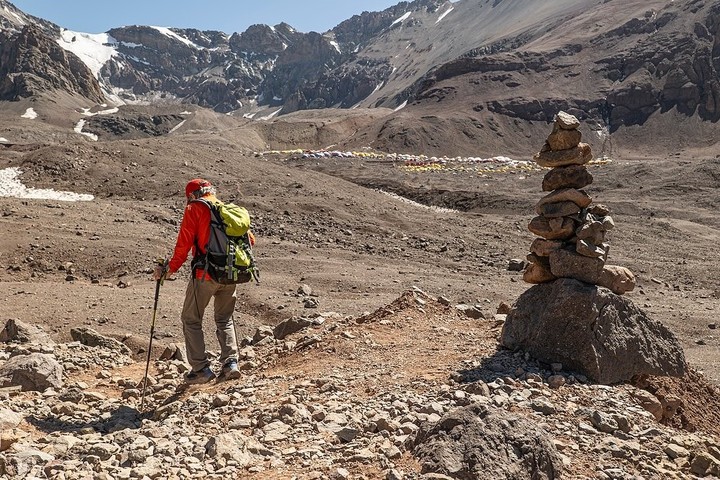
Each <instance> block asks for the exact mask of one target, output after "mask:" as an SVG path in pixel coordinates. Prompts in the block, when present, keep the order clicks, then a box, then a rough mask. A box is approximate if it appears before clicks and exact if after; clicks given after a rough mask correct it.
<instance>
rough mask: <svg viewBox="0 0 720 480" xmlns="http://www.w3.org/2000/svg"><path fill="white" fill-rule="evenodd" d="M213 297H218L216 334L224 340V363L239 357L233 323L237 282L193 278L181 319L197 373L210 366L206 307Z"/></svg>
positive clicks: (221, 360) (190, 358) (222, 353)
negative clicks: (206, 332)
mask: <svg viewBox="0 0 720 480" xmlns="http://www.w3.org/2000/svg"><path fill="white" fill-rule="evenodd" d="M213 297H214V298H215V301H214V303H213V309H214V314H215V326H216V331H215V334H216V335H217V339H218V342H219V343H220V362H221V363H225V361H227V360H228V359H230V358H232V359H235V360H237V355H238V349H237V339H236V337H235V324H234V323H233V312H234V311H235V302H236V301H237V297H236V295H235V285H221V284H219V283H216V282H213V281H212V280H210V279H204V280H198V279H196V278H191V279H190V281H189V282H188V286H187V290H186V292H185V304H184V305H183V310H182V314H181V315H180V319H181V320H182V324H183V333H184V334H185V349H186V350H187V356H188V361H189V362H190V367H191V368H192V370H193V371H194V372H198V371H200V370H202V369H203V368H205V367H207V366H209V365H210V360H209V359H208V355H207V351H206V350H205V334H204V333H203V327H202V321H203V314H204V313H205V308H206V307H207V306H208V304H209V303H210V299H212V298H213Z"/></svg>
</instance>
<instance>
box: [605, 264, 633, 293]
mask: <svg viewBox="0 0 720 480" xmlns="http://www.w3.org/2000/svg"><path fill="white" fill-rule="evenodd" d="M597 284H598V285H599V286H601V287H605V288H608V289H610V290H611V291H612V292H613V293H615V294H617V295H622V294H623V293H627V292H632V291H633V290H634V289H635V286H636V285H637V280H636V279H635V275H634V274H633V273H632V272H631V271H630V270H628V269H627V268H625V267H619V266H617V265H605V266H604V267H603V270H602V272H601V274H600V279H599V280H598V283H597Z"/></svg>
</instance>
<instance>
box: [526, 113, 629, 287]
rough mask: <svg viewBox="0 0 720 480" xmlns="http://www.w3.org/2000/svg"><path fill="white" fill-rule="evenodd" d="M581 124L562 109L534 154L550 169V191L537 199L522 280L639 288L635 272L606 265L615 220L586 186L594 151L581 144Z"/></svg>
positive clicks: (547, 181)
mask: <svg viewBox="0 0 720 480" xmlns="http://www.w3.org/2000/svg"><path fill="white" fill-rule="evenodd" d="M578 127H580V122H579V121H578V119H577V118H576V117H574V116H573V115H570V114H568V113H565V112H560V113H558V114H557V116H556V117H555V126H554V128H553V131H552V133H551V134H550V135H549V136H548V138H547V141H546V142H545V145H544V146H543V148H542V150H541V151H540V153H538V154H536V155H535V156H534V157H533V159H534V160H535V162H536V163H537V164H538V165H540V166H543V167H548V168H551V169H552V170H550V171H549V172H548V173H547V175H545V178H544V179H543V183H542V189H543V191H545V192H550V193H549V194H548V195H546V196H545V197H543V198H542V199H541V200H540V202H538V204H537V206H536V207H535V212H536V213H537V214H538V216H537V217H535V218H533V219H532V221H531V222H530V224H529V225H528V229H529V230H530V231H531V232H532V233H534V234H535V235H537V236H539V237H541V238H537V239H535V241H534V242H533V243H532V245H531V247H530V252H531V253H530V254H529V255H528V260H529V262H530V263H529V265H528V267H527V268H526V269H525V272H524V276H523V279H524V280H525V281H526V282H528V283H533V284H539V283H546V282H551V281H553V280H555V279H557V278H574V279H576V280H580V281H582V282H585V283H590V284H593V285H598V286H602V287H607V288H609V289H610V290H612V291H613V292H614V293H616V294H618V295H621V294H623V293H625V292H629V291H631V290H632V289H633V288H635V276H634V275H633V274H632V272H630V270H628V269H626V268H624V267H618V266H615V265H606V262H607V256H608V252H609V250H610V246H609V245H608V243H607V242H606V235H607V232H609V231H610V230H612V229H613V227H614V226H615V223H614V222H613V219H612V217H611V216H610V210H609V209H608V208H607V207H605V206H604V205H599V204H596V205H593V204H592V198H590V196H589V195H588V194H587V193H586V192H585V191H584V190H582V188H583V187H586V186H587V185H590V184H591V183H592V182H593V176H592V174H590V172H589V171H588V169H587V167H586V166H585V165H586V164H587V163H588V162H589V161H590V160H591V159H592V152H591V150H590V146H589V145H588V144H586V143H581V142H580V140H581V139H582V134H581V133H580V131H579V130H578Z"/></svg>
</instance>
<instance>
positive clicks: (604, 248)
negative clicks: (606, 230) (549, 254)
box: [575, 240, 610, 261]
mask: <svg viewBox="0 0 720 480" xmlns="http://www.w3.org/2000/svg"><path fill="white" fill-rule="evenodd" d="M575 251H576V252H577V253H579V254H580V255H582V256H583V257H590V258H602V259H603V261H606V260H607V255H608V252H609V251H610V245H608V244H607V243H603V244H602V245H593V244H592V243H590V242H588V241H586V240H578V242H577V244H576V245H575Z"/></svg>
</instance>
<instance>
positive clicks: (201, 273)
mask: <svg viewBox="0 0 720 480" xmlns="http://www.w3.org/2000/svg"><path fill="white" fill-rule="evenodd" d="M185 198H186V199H187V206H186V207H185V213H184V214H183V219H182V223H181V224H180V232H179V233H178V237H177V242H176V243H175V250H174V253H173V256H172V258H171V259H170V260H169V262H167V267H157V268H156V269H155V272H154V278H155V280H160V279H163V278H169V277H170V276H172V275H173V274H175V273H176V272H177V271H178V270H179V269H180V267H181V266H182V264H183V263H185V260H186V259H187V256H188V253H189V252H190V250H191V249H192V252H193V260H192V262H191V266H192V274H191V276H190V281H189V282H188V286H187V290H186V292H185V303H184V304H183V309H182V313H181V315H180V318H181V320H182V325H183V333H184V335H185V348H186V350H187V356H188V361H189V362H190V367H191V370H190V372H189V373H187V374H186V375H185V381H186V382H187V383H192V384H195V383H207V382H209V381H211V380H213V379H214V378H215V377H216V375H215V373H214V372H213V370H212V369H211V368H210V360H209V359H208V354H207V351H206V350H205V336H204V333H203V327H202V320H203V314H204V313H205V308H206V307H207V306H208V303H210V299H211V298H214V304H213V306H214V314H215V325H216V327H217V329H216V334H217V339H218V342H219V343H220V359H219V360H220V363H221V364H222V365H223V367H222V370H221V371H220V373H219V375H218V378H219V379H221V380H229V379H235V378H239V377H240V371H239V370H238V365H237V356H238V348H237V339H236V337H235V324H234V323H233V313H234V311H235V302H236V300H237V297H236V295H235V285H234V284H228V285H226V284H221V283H217V282H215V281H214V280H213V279H211V278H210V276H209V275H208V274H206V272H205V270H203V268H202V266H201V265H199V263H200V262H199V261H197V260H198V259H199V258H200V257H202V256H203V255H204V254H205V253H206V252H205V248H206V247H204V246H205V245H207V244H208V240H209V237H210V216H211V212H210V208H209V207H208V206H207V204H206V203H204V202H203V201H198V200H199V199H202V200H207V201H209V202H217V198H216V197H215V187H213V186H212V184H211V183H210V182H209V181H207V180H203V179H201V178H196V179H193V180H190V182H188V184H187V186H186V187H185Z"/></svg>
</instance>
